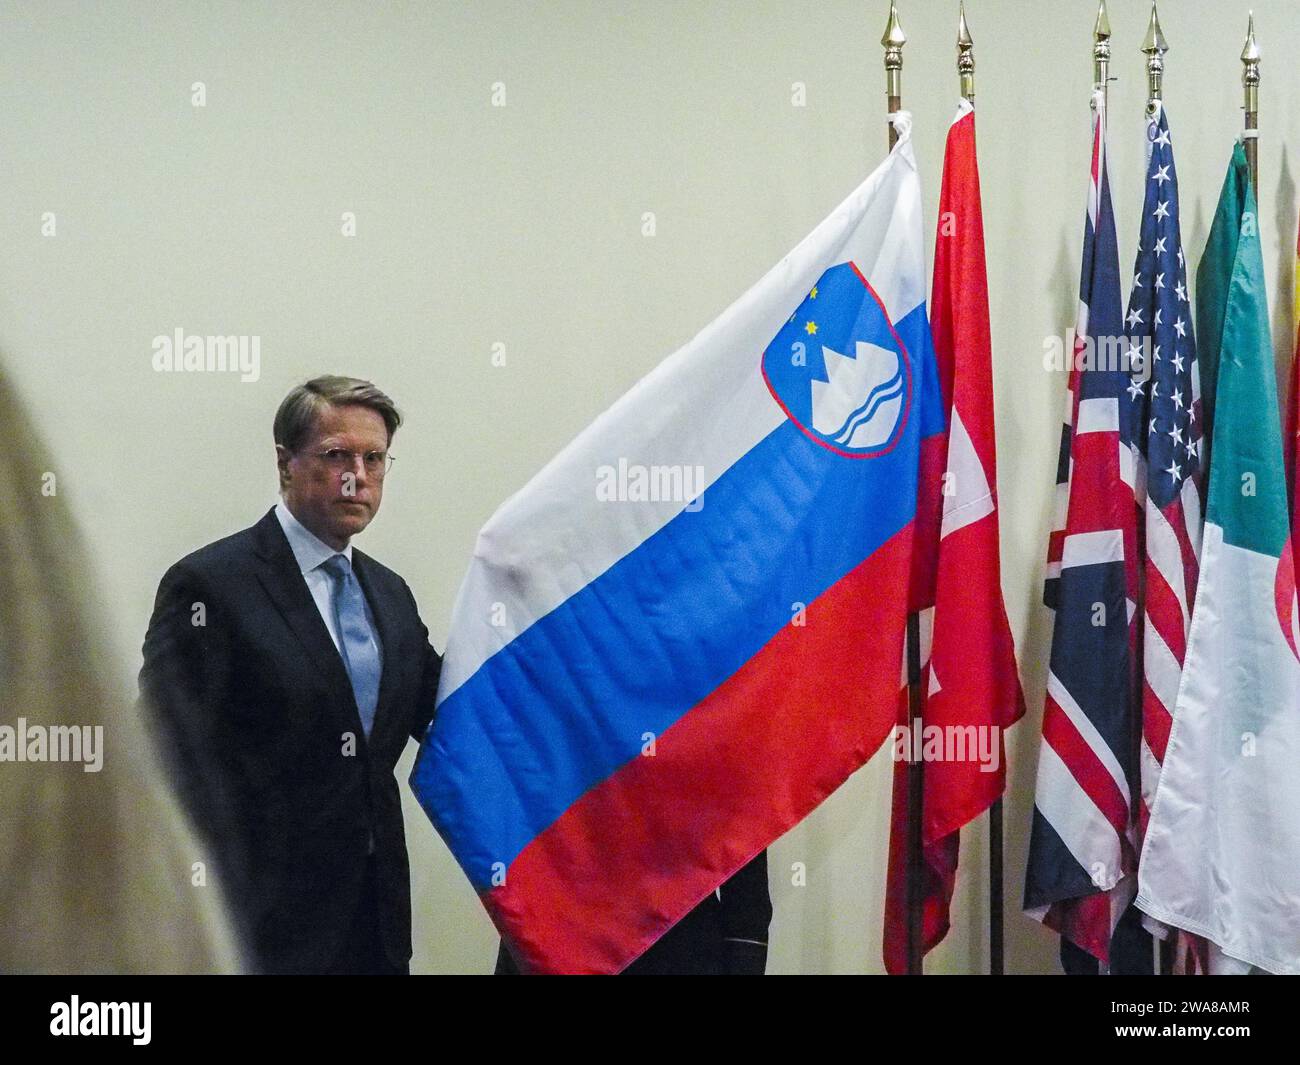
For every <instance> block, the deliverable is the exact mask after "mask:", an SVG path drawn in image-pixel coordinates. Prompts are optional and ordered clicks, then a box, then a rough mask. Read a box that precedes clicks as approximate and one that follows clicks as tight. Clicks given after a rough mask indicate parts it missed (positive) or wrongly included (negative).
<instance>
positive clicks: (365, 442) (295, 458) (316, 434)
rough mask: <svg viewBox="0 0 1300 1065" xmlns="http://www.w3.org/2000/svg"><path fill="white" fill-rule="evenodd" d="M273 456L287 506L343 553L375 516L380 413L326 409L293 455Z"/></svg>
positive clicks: (383, 449) (382, 435)
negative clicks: (277, 467)
mask: <svg viewBox="0 0 1300 1065" xmlns="http://www.w3.org/2000/svg"><path fill="white" fill-rule="evenodd" d="M275 450H276V458H277V463H278V465H279V469H280V491H281V493H282V494H283V496H284V502H285V505H286V506H287V507H288V508H289V510H290V512H292V514H293V516H294V517H295V518H297V519H298V520H299V521H300V522H302V523H303V525H305V526H306V527H307V528H308V529H310V530H311V531H312V532H313V533H315V534H316V535H317V536H318V537H320V538H321V539H322V540H324V541H325V542H326V543H327V544H329V545H330V546H331V547H333V548H334V549H335V550H338V551H341V550H342V549H343V548H344V547H346V546H347V544H348V540H349V539H350V538H351V537H353V536H355V535H356V534H357V533H359V532H360V531H361V530H362V529H364V528H365V527H366V526H367V525H369V524H370V520H371V519H372V518H373V517H374V516H375V514H377V513H378V512H379V501H380V499H381V498H383V494H384V463H385V462H386V461H387V454H388V429H387V427H386V426H385V425H384V419H383V418H382V417H380V415H379V414H378V412H376V411H373V410H371V409H370V408H369V407H358V406H355V405H349V406H341V407H335V406H327V407H325V408H324V410H322V411H321V413H320V415H319V416H318V417H317V419H316V425H315V428H314V429H313V431H312V433H311V435H310V436H309V437H308V439H307V440H306V441H304V442H303V444H302V446H301V447H300V448H298V450H297V451H289V450H288V449H286V448H284V447H282V446H280V445H276V449H275ZM366 456H369V457H370V460H371V461H369V462H367V461H366ZM376 458H378V459H379V461H378V462H377V463H376V461H375V460H376Z"/></svg>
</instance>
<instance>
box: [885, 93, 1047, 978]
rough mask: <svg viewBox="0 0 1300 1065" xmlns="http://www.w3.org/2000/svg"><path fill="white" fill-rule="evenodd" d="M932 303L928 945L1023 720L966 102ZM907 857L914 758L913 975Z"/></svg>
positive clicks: (897, 827) (892, 950)
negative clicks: (935, 398)
mask: <svg viewBox="0 0 1300 1065" xmlns="http://www.w3.org/2000/svg"><path fill="white" fill-rule="evenodd" d="M931 301H932V314H931V319H930V321H931V330H932V333H933V336H934V349H935V355H936V357H937V361H938V367H939V380H940V384H941V387H942V389H943V399H944V405H945V408H946V410H947V411H948V440H947V464H946V467H945V469H946V472H945V473H944V476H943V481H942V493H943V494H942V521H941V523H940V525H939V534H938V538H937V541H936V542H933V543H932V544H931V545H930V550H931V551H932V552H933V554H934V556H935V557H934V560H933V565H934V567H935V571H934V573H935V575H934V581H935V583H934V589H935V594H934V606H933V607H932V608H931V609H928V610H925V611H923V612H922V615H921V654H922V663H923V671H922V677H921V684H922V689H921V690H922V692H923V697H924V730H923V731H922V733H921V735H920V736H913V735H912V734H911V733H910V732H909V731H907V723H908V716H907V700H906V696H905V694H904V698H903V699H902V700H901V701H900V703H901V706H900V717H899V725H900V731H899V732H898V733H897V742H896V743H895V756H896V757H898V756H899V755H900V754H904V755H905V756H906V757H912V756H913V755H920V756H922V758H923V760H924V765H925V768H924V779H925V787H924V799H923V816H922V839H923V844H924V854H925V869H924V876H925V902H924V911H923V912H924V925H923V944H924V950H927V951H928V950H930V949H931V948H932V947H933V946H934V945H935V944H937V943H938V942H939V941H940V940H942V939H943V937H944V936H945V935H946V934H947V931H948V909H949V905H950V903H951V901H952V895H953V889H954V886H955V883H956V876H957V855H958V843H959V839H960V836H959V832H960V829H961V827H962V826H963V825H965V824H967V823H968V822H970V821H972V820H974V819H975V818H976V817H978V816H979V815H980V814H981V813H983V812H984V811H985V810H987V809H988V808H989V806H991V805H992V804H993V802H994V801H995V800H996V799H998V798H999V797H1000V796H1001V795H1002V792H1003V789H1004V788H1005V785H1006V749H1005V744H1004V739H1003V731H1004V730H1005V729H1006V728H1007V727H1008V726H1010V725H1011V724H1013V723H1014V722H1016V721H1017V720H1019V719H1020V717H1021V716H1023V714H1024V712H1025V701H1024V695H1023V693H1022V692H1021V689H1020V678H1019V675H1018V674H1017V672H1016V658H1015V647H1014V645H1013V643H1012V639H1011V628H1010V626H1009V625H1008V624H1007V615H1006V609H1005V607H1004V605H1003V602H1002V584H1001V566H1000V563H999V558H998V511H997V459H996V454H995V452H996V447H995V443H994V431H993V371H992V354H991V350H990V342H989V306H988V278H987V274H986V272H985V263H984V221H983V215H982V211H981V208H980V187H979V168H978V165H977V162H976V154H975V112H974V107H973V106H972V105H971V104H969V103H967V102H966V101H963V102H962V104H961V106H960V107H959V109H958V111H957V117H956V119H955V120H954V121H953V124H952V127H951V128H950V129H949V131H948V145H947V149H946V152H945V155H944V168H943V190H942V192H941V193H940V202H939V229H938V238H937V240H936V241H935V253H934V288H933V292H932V293H931ZM924 487H925V486H923V488H924ZM918 518H919V515H918ZM918 524H919V522H918ZM923 546H924V545H923ZM906 857H907V763H906V761H898V762H897V763H896V765H895V768H894V801H893V825H892V830H891V833H890V840H889V880H888V885H887V890H886V899H885V935H884V954H885V967H886V969H887V970H888V971H889V972H891V973H902V972H905V971H906V969H907V862H906Z"/></svg>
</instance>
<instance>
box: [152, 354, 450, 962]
mask: <svg viewBox="0 0 1300 1065" xmlns="http://www.w3.org/2000/svg"><path fill="white" fill-rule="evenodd" d="M400 424H401V417H400V415H399V414H398V412H397V409H396V408H395V407H394V405H393V403H392V401H391V400H390V399H389V398H388V397H387V396H385V395H384V394H383V393H382V392H381V391H380V390H379V389H378V388H376V387H375V386H374V385H372V384H370V383H369V382H366V381H360V380H356V379H354V378H347V377H319V378H316V379H315V380H312V381H309V382H307V383H306V384H305V385H301V386H299V387H298V388H295V389H294V390H293V391H292V392H290V393H289V395H288V396H287V397H285V400H284V402H283V403H282V404H281V405H280V409H279V411H278V412H277V414H276V417H275V425H274V435H275V445H276V455H277V464H278V467H279V479H280V497H281V498H280V501H279V502H278V503H277V504H276V505H275V506H274V507H273V508H272V509H271V510H269V511H267V513H266V514H265V515H264V516H263V517H262V519H261V520H260V521H258V522H257V524H255V525H254V526H252V527H251V528H249V529H245V530H243V531H242V532H238V533H235V534H234V535H233V536H228V537H226V538H225V539H223V540H218V541H217V542H216V543H213V544H209V545H208V546H207V547H204V548H201V549H200V550H198V551H195V552H194V553H193V554H190V555H187V556H186V557H185V558H183V559H181V560H180V561H179V562H177V563H176V564H175V565H174V566H172V567H171V569H169V570H168V571H167V573H166V574H165V575H164V577H163V579H162V583H161V584H160V586H159V588H158V596H157V600H156V602H155V605H154V612H153V618H152V620H151V621H150V623H149V631H148V635H147V636H146V637H145V643H144V667H143V669H142V670H141V673H140V691H141V702H142V706H143V708H144V710H145V712H146V713H147V714H148V715H149V719H150V722H151V724H152V726H153V730H154V733H155V736H156V739H157V741H158V743H159V745H160V747H161V749H162V753H163V756H164V759H165V762H166V763H167V765H168V766H169V767H170V769H171V771H172V774H173V778H174V780H175V783H176V785H177V787H178V789H179V791H180V794H181V797H182V800H183V801H184V803H185V805H186V807H187V809H188V811H189V813H190V816H191V817H192V819H193V820H194V822H195V825H196V827H197V828H198V829H199V831H200V834H201V835H202V837H203V838H204V840H205V842H206V845H207V846H208V848H209V854H208V855H207V856H205V857H209V856H210V859H211V860H210V863H209V864H210V865H212V866H214V867H215V870H216V873H217V877H218V879H219V881H220V883H221V885H222V888H223V890H224V892H225V895H226V899H227V902H228V904H229V906H230V908H231V910H232V916H233V918H234V920H235V923H236V925H237V927H238V929H239V930H240V933H241V938H242V940H243V944H244V948H245V952H246V956H247V958H248V961H249V963H250V965H251V967H252V968H254V969H256V970H259V971H263V972H310V973H404V972H407V971H408V966H409V959H410V956H411V902H410V870H409V865H408V861H407V855H406V841H405V835H404V832H403V826H402V811H401V801H400V799H399V796H398V789H397V781H396V779H395V778H394V775H393V770H394V766H395V765H396V763H397V760H398V757H399V756H400V755H401V753H402V750H403V748H404V747H405V746H406V743H407V740H408V739H410V738H414V739H416V740H419V739H420V738H422V737H423V734H424V732H425V729H426V728H427V727H428V724H429V722H430V720H431V718H432V716H433V707H434V700H435V696H436V694H437V688H438V673H439V669H440V666H441V659H440V658H439V656H438V654H437V652H436V651H434V649H433V647H432V646H431V645H430V643H429V639H428V630H427V629H426V628H425V626H424V624H423V622H421V620H420V615H419V612H418V610H417V608H416V604H415V599H414V597H413V596H412V595H411V590H410V588H408V587H407V585H406V582H405V581H404V580H402V578H401V577H399V576H398V575H397V574H396V573H394V572H393V571H392V570H390V569H387V568H386V567H384V566H382V565H380V564H379V563H378V562H376V561H375V560H374V559H372V558H370V557H369V556H367V555H365V554H362V552H360V551H358V550H354V549H353V548H352V547H351V544H350V541H351V538H352V537H353V536H355V535H356V534H357V533H359V532H361V531H362V530H363V529H364V528H365V527H366V526H367V525H369V523H370V521H371V519H372V518H373V517H374V516H375V513H376V512H377V511H378V510H379V503H380V500H381V498H382V496H383V487H384V476H385V474H386V473H387V472H388V469H389V466H390V464H391V461H392V459H391V456H390V455H389V445H390V444H391V442H392V438H393V434H394V433H395V432H396V430H397V428H398V426H399V425H400Z"/></svg>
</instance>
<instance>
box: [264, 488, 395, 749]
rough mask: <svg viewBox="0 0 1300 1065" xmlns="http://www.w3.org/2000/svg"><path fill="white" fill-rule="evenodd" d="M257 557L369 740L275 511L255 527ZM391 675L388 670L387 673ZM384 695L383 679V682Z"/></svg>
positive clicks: (269, 585)
mask: <svg viewBox="0 0 1300 1065" xmlns="http://www.w3.org/2000/svg"><path fill="white" fill-rule="evenodd" d="M253 531H254V533H255V536H256V542H257V554H258V556H259V557H260V558H261V560H262V563H263V565H262V566H261V568H260V569H259V571H258V575H257V577H258V580H259V581H261V583H262V587H263V588H265V589H266V592H267V594H268V595H269V596H270V597H271V600H272V601H273V602H274V603H275V605H276V608H277V609H278V610H279V611H280V613H281V614H282V615H283V616H284V620H285V621H286V622H288V624H289V628H291V629H292V630H293V632H294V635H295V636H297V637H298V640H299V642H300V643H301V644H302V645H303V647H304V648H305V649H306V651H307V653H308V654H309V655H310V656H311V659H312V661H313V662H315V663H316V666H317V668H318V669H319V670H320V672H321V675H322V676H323V677H325V678H326V679H327V680H328V681H329V684H330V687H331V689H333V690H334V691H336V692H337V693H338V694H339V695H340V697H341V698H342V699H343V704H342V705H344V706H345V707H347V708H348V709H349V712H350V717H351V719H352V720H353V722H354V723H355V726H354V727H355V733H356V735H357V738H358V740H359V741H361V742H364V741H365V734H364V730H363V729H362V728H361V715H360V714H359V713H358V712H357V703H356V698H355V697H354V696H353V694H352V681H351V679H350V678H349V677H348V671H347V669H346V668H345V667H344V665H343V659H342V658H341V657H340V656H339V652H338V648H336V647H335V646H334V641H333V640H332V639H330V634H329V629H327V628H326V627H325V622H324V620H323V619H322V618H321V616H320V610H319V609H317V607H316V600H315V599H313V598H312V597H311V591H310V590H309V589H308V588H307V582H306V581H305V580H304V579H303V576H302V573H301V572H300V571H299V569H298V560H297V559H296V558H294V556H293V550H292V548H290V547H289V541H288V540H287V539H286V538H285V535H284V530H283V529H281V528H280V522H279V519H278V518H276V516H275V508H274V507H272V508H271V509H270V510H269V511H267V513H266V515H265V517H263V518H262V520H261V521H259V522H258V523H257V525H255V526H254V528H253ZM387 672H388V670H387V668H385V670H384V673H385V674H386V673H387ZM380 683H381V689H380V692H381V696H382V683H383V682H382V680H381V682H380Z"/></svg>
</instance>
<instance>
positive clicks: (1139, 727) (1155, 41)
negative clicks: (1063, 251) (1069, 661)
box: [1132, 0, 1178, 976]
mask: <svg viewBox="0 0 1300 1065" xmlns="http://www.w3.org/2000/svg"><path fill="white" fill-rule="evenodd" d="M1168 51H1169V42H1168V41H1166V40H1165V35H1164V31H1163V30H1161V28H1160V16H1159V14H1158V13H1157V12H1156V5H1155V0H1152V4H1151V21H1150V22H1149V23H1147V35H1146V37H1145V38H1144V39H1143V41H1142V54H1143V55H1145V56H1146V57H1147V117H1148V118H1151V119H1155V118H1156V116H1157V113H1158V111H1159V108H1160V103H1161V100H1162V99H1163V98H1164V75H1165V53H1166V52H1168ZM1146 505H1147V506H1150V505H1151V504H1150V501H1147V504H1146ZM1142 641H1143V632H1142V629H1141V628H1140V627H1139V629H1138V645H1137V656H1136V661H1137V663H1138V668H1137V669H1136V670H1135V671H1134V673H1135V676H1134V705H1135V706H1136V707H1137V713H1136V714H1134V722H1133V749H1132V758H1133V767H1134V779H1135V780H1140V779H1141V776H1142V768H1141V758H1142V733H1143V729H1144V724H1145V719H1146V710H1145V705H1144V704H1145V699H1144V693H1143V682H1144V677H1143V668H1142V663H1143V662H1144V661H1145V654H1146V651H1145V648H1144V646H1143V642H1142ZM1134 799H1135V802H1134V804H1133V816H1134V818H1135V819H1136V818H1137V817H1138V808H1139V806H1140V805H1141V802H1142V800H1141V797H1140V795H1139V794H1137V793H1135V795H1134ZM1177 934H1178V933H1176V932H1172V931H1171V932H1170V934H1168V935H1166V936H1165V938H1164V939H1158V940H1156V943H1157V944H1158V948H1157V956H1156V958H1155V959H1153V960H1155V961H1156V962H1157V967H1156V972H1158V973H1160V974H1162V975H1165V976H1168V975H1169V974H1171V973H1172V972H1173V966H1174V936H1176V935H1177Z"/></svg>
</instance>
